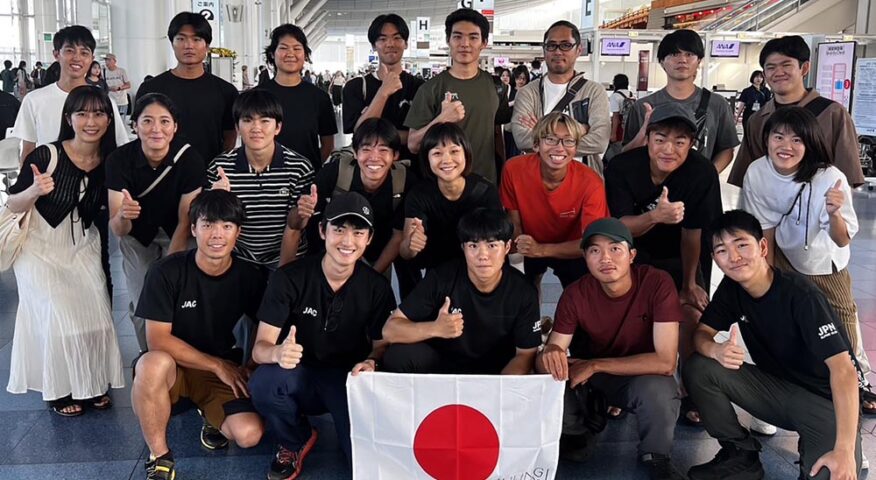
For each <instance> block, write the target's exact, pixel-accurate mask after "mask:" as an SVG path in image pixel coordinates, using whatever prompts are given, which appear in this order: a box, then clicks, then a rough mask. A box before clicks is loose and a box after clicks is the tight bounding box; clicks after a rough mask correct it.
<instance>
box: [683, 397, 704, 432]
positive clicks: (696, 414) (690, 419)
mask: <svg viewBox="0 0 876 480" xmlns="http://www.w3.org/2000/svg"><path fill="white" fill-rule="evenodd" d="M678 418H679V419H680V420H682V421H683V422H684V423H686V424H688V425H690V426H692V427H702V426H703V419H702V418H701V417H700V410H699V409H698V408H697V406H696V405H694V403H693V400H691V398H690V396H687V397H684V398H682V399H681V410H680V411H679V415H678Z"/></svg>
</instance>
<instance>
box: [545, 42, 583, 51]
mask: <svg viewBox="0 0 876 480" xmlns="http://www.w3.org/2000/svg"><path fill="white" fill-rule="evenodd" d="M542 46H543V47H544V49H545V50H547V51H549V52H556V51H557V49H558V48H559V49H560V50H562V51H564V52H568V51H569V50H571V49H573V48H575V47H577V46H578V42H575V43H569V42H563V43H554V42H551V43H545V44H544V45H542Z"/></svg>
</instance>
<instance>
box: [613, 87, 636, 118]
mask: <svg viewBox="0 0 876 480" xmlns="http://www.w3.org/2000/svg"><path fill="white" fill-rule="evenodd" d="M627 98H633V92H631V91H629V90H623V89H622V90H615V91H614V92H612V94H611V96H610V97H608V111H609V113H617V112H620V111H621V107H622V106H623V105H624V100H625V99H627ZM633 100H634V101H635V98H633Z"/></svg>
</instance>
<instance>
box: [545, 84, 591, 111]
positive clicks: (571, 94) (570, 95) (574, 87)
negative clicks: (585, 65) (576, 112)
mask: <svg viewBox="0 0 876 480" xmlns="http://www.w3.org/2000/svg"><path fill="white" fill-rule="evenodd" d="M585 83H587V79H586V78H584V77H581V78H579V79H578V80H577V81H576V82H575V83H573V84H571V85H569V88H567V89H566V94H565V95H563V98H561V99H560V101H559V102H558V103H557V104H556V105H554V108H553V110H551V112H562V111H563V110H565V109H566V107H568V106H569V104H570V103H572V99H574V98H575V95H577V94H578V90H581V87H583V86H584V84H585Z"/></svg>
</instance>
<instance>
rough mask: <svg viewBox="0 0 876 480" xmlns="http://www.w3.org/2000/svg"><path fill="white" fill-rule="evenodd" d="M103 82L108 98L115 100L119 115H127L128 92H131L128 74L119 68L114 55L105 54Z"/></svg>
mask: <svg viewBox="0 0 876 480" xmlns="http://www.w3.org/2000/svg"><path fill="white" fill-rule="evenodd" d="M104 80H106V86H107V88H108V89H109V96H110V98H112V99H113V100H115V102H116V105H118V107H119V113H120V114H122V115H127V113H128V91H129V90H131V81H130V80H129V79H128V72H126V71H125V69H124V68H122V67H120V66H119V65H118V63H117V61H116V54H114V53H107V54H106V70H104Z"/></svg>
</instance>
